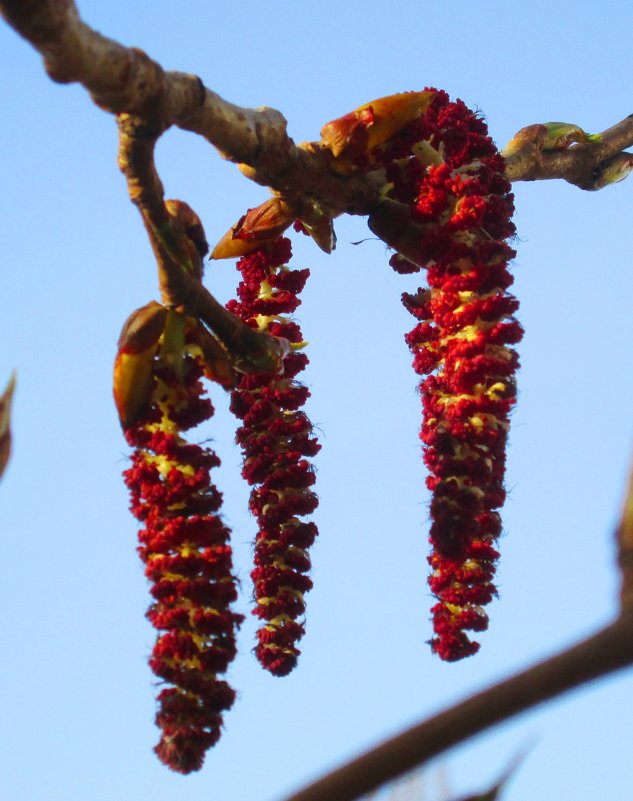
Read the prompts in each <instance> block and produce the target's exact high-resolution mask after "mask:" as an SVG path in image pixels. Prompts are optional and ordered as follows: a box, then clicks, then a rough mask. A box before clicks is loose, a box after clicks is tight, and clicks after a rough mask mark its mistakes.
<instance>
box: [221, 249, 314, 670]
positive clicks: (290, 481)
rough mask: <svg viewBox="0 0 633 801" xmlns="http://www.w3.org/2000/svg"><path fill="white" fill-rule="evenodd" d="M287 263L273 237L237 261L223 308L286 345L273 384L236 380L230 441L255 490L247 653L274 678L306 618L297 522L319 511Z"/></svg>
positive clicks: (306, 542) (306, 531)
mask: <svg viewBox="0 0 633 801" xmlns="http://www.w3.org/2000/svg"><path fill="white" fill-rule="evenodd" d="M290 256H291V251H290V242H289V240H288V239H285V238H280V239H278V240H277V241H276V242H275V243H274V244H270V243H269V244H268V245H267V248H266V249H265V250H264V249H262V250H259V251H255V252H254V253H251V254H249V255H247V256H244V257H243V258H242V259H240V261H239V262H238V264H237V267H238V269H239V271H240V272H241V274H242V281H241V282H240V284H239V287H238V290H237V294H238V296H239V298H240V301H241V302H240V303H236V302H235V301H229V303H228V304H227V308H229V309H231V310H232V311H233V312H234V313H235V314H237V315H238V316H239V317H241V318H242V319H243V320H244V321H245V322H246V323H248V324H249V325H251V326H253V327H256V328H258V329H259V330H261V331H266V332H267V333H269V334H273V335H275V336H280V337H285V338H286V339H288V340H289V341H290V342H291V343H292V345H294V348H293V349H292V350H291V351H290V353H289V354H288V355H287V356H286V357H285V359H284V362H283V373H282V374H281V375H272V374H259V375H251V376H247V375H244V376H242V378H241V380H240V383H239V385H238V387H237V388H236V390H235V391H234V392H233V395H232V398H231V410H232V411H233V413H234V414H235V415H236V416H237V417H238V418H239V419H240V420H241V421H242V425H241V426H240V427H239V428H238V430H237V434H236V441H237V443H238V444H239V445H240V447H241V448H242V454H243V458H244V463H243V469H242V475H243V476H244V478H245V479H246V480H247V481H248V483H249V484H250V485H251V486H252V487H253V489H252V492H251V498H250V504H249V505H250V509H251V511H252V512H253V514H254V515H255V517H256V518H257V523H258V528H259V530H258V533H257V536H256V539H255V567H254V569H253V571H252V573H251V578H252V580H253V586H254V595H255V602H256V605H255V608H254V609H253V613H254V614H255V615H257V617H259V618H260V619H261V620H262V621H263V623H262V626H261V628H260V629H259V631H258V632H257V645H256V647H255V653H256V655H257V658H258V660H259V662H260V663H261V665H262V666H263V667H264V668H265V669H266V670H269V671H270V672H271V673H272V674H273V675H275V676H284V675H286V674H287V673H289V672H290V671H291V670H292V669H293V668H294V667H295V665H296V663H297V658H298V656H299V653H300V652H299V649H298V648H297V646H296V643H297V642H298V641H299V640H300V639H301V637H303V635H304V633H305V629H304V627H303V624H302V622H300V621H299V618H302V617H303V615H304V613H305V602H304V594H305V593H306V592H308V591H309V590H310V589H311V587H312V581H311V580H310V579H309V578H308V576H307V573H308V572H309V570H310V557H309V556H308V553H307V549H308V548H309V547H310V545H311V544H312V542H313V541H314V538H315V536H316V534H317V529H316V526H315V525H314V523H305V522H302V521H301V519H300V518H301V517H303V516H305V515H308V514H311V513H312V512H313V511H314V510H315V509H316V507H317V505H318V499H317V496H316V495H315V493H314V492H313V491H312V489H311V487H312V485H313V484H314V481H315V474H314V470H313V468H312V466H311V464H310V462H309V461H308V460H307V459H306V457H310V456H314V455H315V454H316V453H317V452H318V451H319V449H320V445H319V444H318V442H317V441H316V439H315V438H314V436H313V434H312V425H311V423H310V420H309V419H308V417H307V416H306V415H305V413H304V412H302V411H300V409H301V407H302V406H303V405H304V403H305V402H306V400H307V398H308V397H309V395H310V392H309V391H308V389H307V388H306V387H305V386H303V385H302V384H300V383H298V382H297V381H296V380H295V376H296V375H297V374H298V373H299V372H301V370H303V369H304V367H305V366H306V364H307V362H308V359H307V357H306V356H305V355H304V354H303V353H300V352H299V350H298V349H299V348H301V347H303V345H304V344H305V343H303V338H302V335H301V329H300V328H299V326H298V325H297V323H296V322H294V321H292V320H290V319H289V318H288V317H287V316H286V315H288V314H291V313H292V312H293V311H294V310H295V309H296V308H297V307H298V306H299V304H300V300H299V299H298V297H297V295H298V293H299V292H300V291H301V290H302V289H303V287H304V285H305V282H306V280H307V278H308V275H309V271H308V270H289V269H288V268H287V267H286V266H285V265H286V262H287V261H288V260H289V259H290Z"/></svg>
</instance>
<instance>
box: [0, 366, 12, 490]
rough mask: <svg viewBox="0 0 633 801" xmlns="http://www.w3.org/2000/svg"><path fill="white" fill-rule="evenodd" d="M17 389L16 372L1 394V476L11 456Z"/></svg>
mask: <svg viewBox="0 0 633 801" xmlns="http://www.w3.org/2000/svg"><path fill="white" fill-rule="evenodd" d="M14 390H15V373H14V374H13V375H12V376H11V378H10V379H9V383H8V384H7V386H6V388H5V390H4V392H3V393H2V395H0V478H2V475H3V474H4V471H5V469H6V466H7V462H8V461H9V457H10V456H11V439H12V434H11V401H12V400H13V392H14Z"/></svg>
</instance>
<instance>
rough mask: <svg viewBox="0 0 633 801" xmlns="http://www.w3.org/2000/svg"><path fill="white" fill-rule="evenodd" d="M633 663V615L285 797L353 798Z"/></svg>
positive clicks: (301, 800) (297, 800) (305, 800)
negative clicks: (535, 708) (570, 691)
mask: <svg viewBox="0 0 633 801" xmlns="http://www.w3.org/2000/svg"><path fill="white" fill-rule="evenodd" d="M632 663H633V615H632V614H630V613H628V614H627V615H625V616H622V617H621V618H620V619H619V620H618V621H616V622H615V623H613V624H612V625H611V626H608V627H607V628H605V629H603V630H602V631H599V632H598V633H597V634H594V635H593V636H592V637H590V638H589V639H587V640H584V641H583V642H581V643H579V644H578V645H576V646H573V647H572V648H569V649H568V650H566V651H563V652H562V653H560V654H557V655H556V656H553V657H551V658H550V659H547V660H545V661H544V662H540V663H538V664H536V665H534V666H532V667H530V668H528V669H527V670H524V671H523V672H521V673H519V674H517V675H515V676H512V677H511V678H509V679H506V680H505V681H503V682H501V683H500V684H496V685H494V686H493V687H490V688H489V689H487V690H484V691H482V692H480V693H478V694H477V695H474V696H472V697H471V698H467V699H466V700H465V701H462V702H461V703H459V704H457V705H456V706H454V707H452V708H450V709H447V710H446V711H445V712H440V713H439V714H438V715H435V716H434V717H432V718H430V719H429V720H426V721H424V722H423V723H420V724H418V725H417V726H413V727H412V728H410V729H408V730H407V731H405V732H403V733H402V734H399V735H397V736H396V737H393V738H392V739H390V740H387V741H385V742H383V743H381V744H380V745H378V746H377V747H376V748H374V749H372V750H371V751H368V752H367V753H365V754H363V755H362V756H360V757H358V758H357V759H354V760H352V761H351V762H349V763H347V764H346V765H343V766H342V767H341V768H338V769H337V770H334V771H333V772H332V773H330V774H328V775H326V776H325V777H323V778H321V779H318V780H317V781H316V782H314V784H311V785H309V786H308V787H305V788H304V789H303V790H300V791H299V792H298V793H295V794H293V795H291V796H288V797H287V798H286V799H285V801H324V799H327V801H353V800H354V799H357V798H360V797H361V796H362V795H364V794H366V793H368V792H370V791H371V790H374V789H376V788H378V787H380V786H382V785H383V784H385V783H387V782H389V781H392V780H393V779H395V778H397V777H398V776H400V775H402V774H403V773H406V772H408V771H410V770H412V769H413V768H415V767H418V766H420V765H422V764H423V763H424V762H427V761H428V760H430V759H431V758H433V757H435V756H437V755H438V754H440V753H442V752H444V751H446V750H448V749H449V748H452V747H453V746H455V745H457V744H458V743H461V742H463V741H464V740H468V739H469V738H470V737H472V736H473V735H475V734H478V733H479V732H482V731H484V730H486V729H489V728H491V727H492V726H494V725H496V724H498V723H501V722H502V721H504V720H507V719H508V718H510V717H513V716H514V715H517V714H518V713H520V712H524V711H525V710H527V709H531V708H532V707H535V706H537V705H538V704H541V703H543V702H544V701H547V700H548V699H550V698H554V697H556V696H559V695H561V694H562V693H565V692H567V691H568V690H571V689H573V688H574V687H578V686H580V685H582V684H585V683H587V682H589V681H592V680H594V679H597V678H600V677H603V676H607V675H608V674H610V673H613V672H614V671H616V670H620V669H621V668H624V667H626V666H628V665H630V664H632Z"/></svg>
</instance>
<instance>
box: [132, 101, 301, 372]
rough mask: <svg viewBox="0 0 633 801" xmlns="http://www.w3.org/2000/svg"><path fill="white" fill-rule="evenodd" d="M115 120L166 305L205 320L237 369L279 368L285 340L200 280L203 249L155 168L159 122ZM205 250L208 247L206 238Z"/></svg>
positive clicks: (135, 200) (285, 346)
mask: <svg viewBox="0 0 633 801" xmlns="http://www.w3.org/2000/svg"><path fill="white" fill-rule="evenodd" d="M117 121H118V124H119V167H120V168H121V171H122V172H123V174H124V175H125V177H126V180H127V184H128V191H129V194H130V199H131V200H132V202H133V203H134V205H135V206H136V207H137V208H138V210H139V212H140V214H141V217H142V218H143V223H144V224H145V228H146V230H147V233H148V235H149V239H150V242H151V245H152V249H153V250H154V255H155V256H156V261H157V265H158V280H159V286H160V291H161V300H162V303H163V305H164V306H167V307H169V308H174V309H177V310H178V311H181V312H183V313H184V314H187V315H190V316H191V317H195V318H196V319H199V320H201V321H202V322H204V323H205V324H206V325H207V326H208V327H209V328H210V329H211V331H213V332H214V334H215V335H216V336H217V338H218V340H220V342H221V343H222V345H223V346H224V348H225V350H226V352H227V355H228V357H229V359H230V361H231V363H232V364H233V366H234V367H235V369H237V370H240V371H241V372H277V371H278V369H279V367H280V365H281V361H282V359H283V357H284V355H285V353H286V351H287V342H286V341H285V340H283V339H280V338H278V337H273V336H270V335H269V334H265V333H261V332H259V331H256V330H254V329H253V328H250V327H249V326H248V325H246V324H245V323H244V322H242V320H240V319H239V318H238V317H236V316H235V315H234V314H232V313H231V312H229V311H227V310H226V309H225V308H224V307H223V306H222V304H220V303H219V302H218V301H217V300H216V299H215V298H214V297H213V295H212V294H211V293H210V292H209V290H208V289H207V288H206V287H205V286H204V285H203V284H202V282H201V277H202V257H203V253H201V252H200V251H199V250H197V249H196V247H195V244H194V242H193V241H192V239H191V236H190V235H188V232H187V230H186V229H185V227H184V226H183V224H182V223H181V222H180V221H179V220H178V219H177V217H175V216H174V215H173V214H171V213H170V211H169V210H168V207H167V205H166V204H165V200H164V192H163V185H162V183H161V180H160V178H159V177H158V173H157V172H156V167H155V164H154V147H155V144H156V141H157V139H158V136H159V128H152V126H151V125H148V124H147V123H145V122H144V121H143V120H142V119H140V118H137V117H131V116H130V115H128V114H121V115H119V117H118V118H117ZM182 205H184V204H181V206H182ZM187 211H188V215H189V216H190V217H191V218H194V222H195V223H197V226H198V227H199V228H200V232H199V237H200V238H202V239H204V236H203V233H202V231H201V226H200V224H199V220H198V219H197V217H196V216H195V214H194V213H193V212H192V211H191V209H189V208H188V207H187ZM203 250H204V252H206V250H207V246H206V241H205V242H204V248H203Z"/></svg>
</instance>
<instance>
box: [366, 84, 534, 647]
mask: <svg viewBox="0 0 633 801" xmlns="http://www.w3.org/2000/svg"><path fill="white" fill-rule="evenodd" d="M378 159H379V160H380V161H381V162H382V164H383V165H384V166H385V167H386V170H387V180H388V181H389V182H390V186H389V190H388V193H387V195H386V196H387V198H388V199H389V200H390V201H392V202H393V201H397V204H399V205H398V208H402V207H403V206H405V205H406V207H407V208H408V219H409V221H410V227H409V228H408V232H407V234H406V237H405V234H404V233H403V232H398V233H397V234H396V235H395V237H394V240H393V241H394V246H395V247H396V249H399V248H398V242H397V240H398V238H400V239H401V240H402V242H403V244H404V246H403V248H402V249H400V252H399V253H396V254H394V256H392V258H391V261H390V264H391V265H392V267H393V268H394V269H395V270H396V271H398V272H402V273H406V272H416V271H417V270H418V269H419V268H420V266H424V267H426V268H427V280H428V287H426V288H420V289H418V291H417V292H416V293H404V295H403V303H404V306H405V307H406V308H407V309H408V310H409V311H410V312H411V314H412V315H413V316H414V317H415V318H416V319H417V320H418V323H417V325H416V326H415V328H414V329H413V330H412V331H411V332H410V333H409V334H407V336H406V341H407V343H408V345H409V347H410V349H411V351H412V353H413V357H414V358H413V366H414V369H415V370H416V372H417V373H418V374H419V375H421V376H423V378H422V380H421V383H420V393H421V396H422V406H423V416H424V422H423V425H422V430H421V434H420V437H421V439H422V442H423V443H424V462H425V464H426V466H427V467H428V469H429V473H430V475H429V477H428V478H427V486H428V487H429V489H430V490H431V492H432V499H431V506H430V516H431V529H430V536H429V539H430V543H431V546H432V553H431V556H430V557H429V564H430V566H431V571H432V572H431V575H430V577H429V586H430V588H431V590H432V591H433V593H434V595H435V596H436V598H437V603H436V604H435V605H434V606H433V608H432V610H431V612H432V615H433V628H434V632H435V636H434V637H433V639H432V640H431V647H432V650H433V651H434V652H435V653H436V654H438V656H439V657H440V658H441V659H444V660H446V661H455V660H458V659H462V658H463V657H466V656H471V655H472V654H474V653H476V652H477V650H478V649H479V644H478V643H477V642H473V641H471V640H470V639H469V637H468V635H467V634H466V632H467V631H483V630H485V629H486V628H487V626H488V616H487V614H486V613H485V611H484V610H483V607H484V606H485V605H486V604H488V603H489V602H490V600H491V599H492V598H493V597H494V596H495V595H496V588H495V585H494V583H493V577H494V573H495V563H496V560H497V558H498V556H499V554H498V552H497V550H496V541H497V539H498V537H499V535H500V533H501V519H500V516H499V512H498V511H497V510H498V509H499V507H501V506H502V504H503V502H504V500H505V491H504V487H503V479H504V472H505V447H506V442H507V437H508V427H509V414H510V410H511V408H512V406H513V404H514V403H515V401H516V385H515V379H514V374H515V372H516V370H517V367H518V358H517V354H516V352H515V351H514V349H513V348H512V347H511V346H512V345H514V344H516V343H517V342H518V341H519V340H520V339H521V337H522V334H523V331H522V328H521V326H520V324H519V323H518V322H517V321H516V320H515V319H514V317H513V315H514V313H515V312H516V310H517V308H518V302H517V300H516V299H515V298H514V297H513V296H512V295H510V294H509V293H508V292H507V289H508V287H509V286H510V285H511V284H512V281H513V279H512V276H511V275H510V273H509V272H508V263H509V261H510V260H511V259H512V258H513V257H514V256H515V252H514V251H513V250H512V248H511V247H510V246H509V245H508V244H507V242H506V241H505V240H506V239H507V238H508V237H511V236H512V235H513V234H514V232H515V228H514V225H513V223H512V222H511V216H512V213H513V208H514V207H513V196H512V194H510V184H509V182H508V181H507V180H506V178H505V176H504V161H503V159H502V157H501V156H500V155H499V153H498V152H497V149H496V147H495V146H494V144H493V142H492V140H491V139H490V137H489V136H488V132H487V127H486V124H485V122H484V121H483V120H482V119H481V117H480V116H479V115H478V114H476V113H474V112H472V111H470V110H469V109H468V108H467V107H466V106H465V105H464V103H462V102H461V101H459V100H458V101H456V102H450V101H449V99H448V96H447V95H446V93H444V92H437V93H436V95H435V97H434V99H433V101H432V103H431V104H430V106H429V108H428V109H427V110H426V111H425V113H424V114H422V115H421V116H420V117H419V118H418V119H417V120H416V121H415V122H413V123H411V124H409V125H408V126H407V127H406V128H405V129H404V130H402V131H401V132H400V134H399V135H398V136H397V137H396V138H394V140H393V141H392V142H391V143H390V144H389V145H388V146H387V147H385V148H383V149H382V152H381V153H380V155H379V156H378ZM394 207H395V206H394V205H392V206H391V207H390V214H392V215H393V208H394ZM407 225H409V223H408V224H407ZM412 231H413V232H415V234H414V235H412V233H411V232H412ZM405 238H406V243H405ZM403 251H404V253H403Z"/></svg>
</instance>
